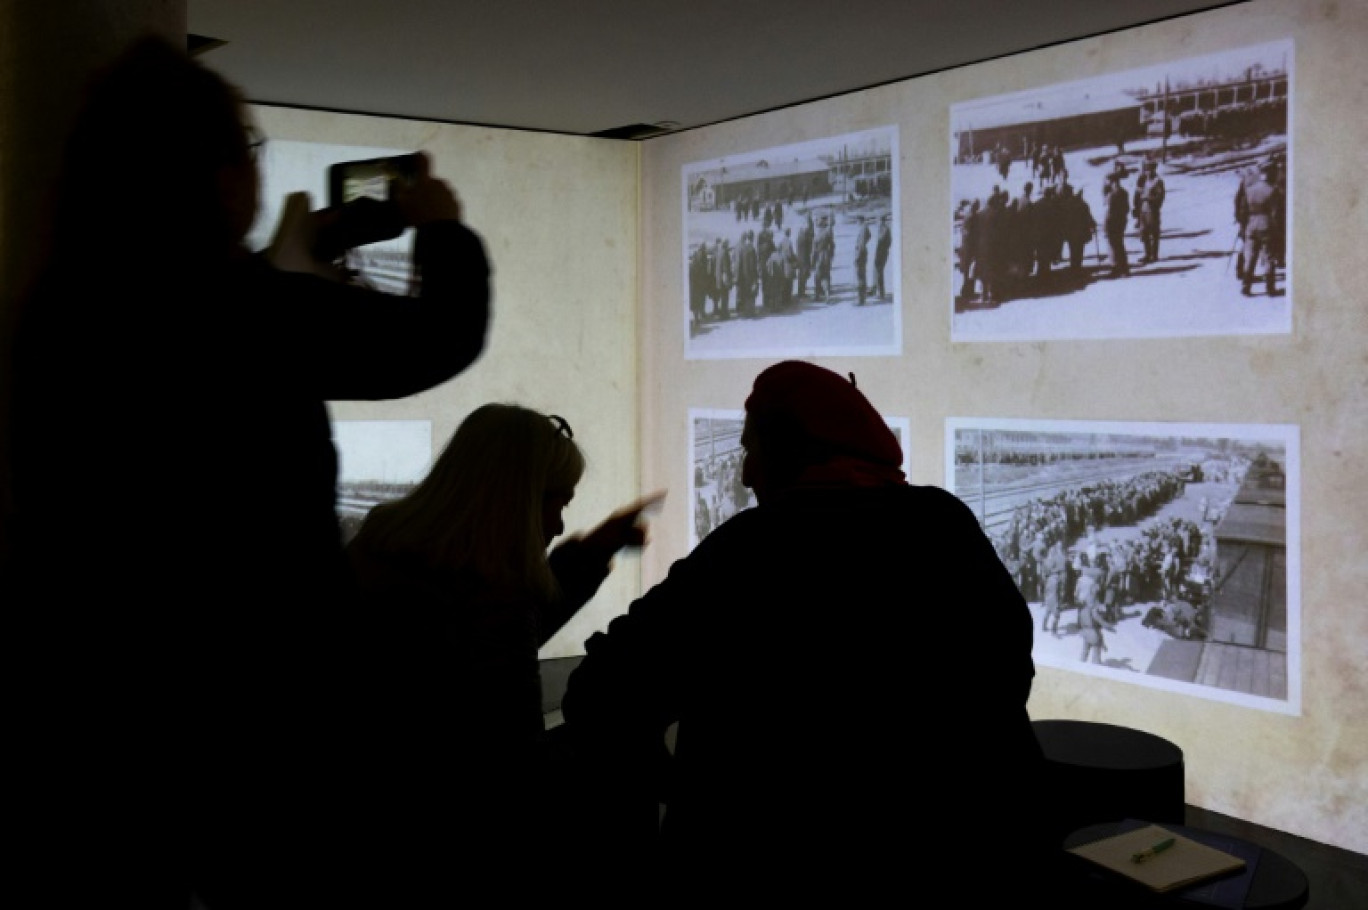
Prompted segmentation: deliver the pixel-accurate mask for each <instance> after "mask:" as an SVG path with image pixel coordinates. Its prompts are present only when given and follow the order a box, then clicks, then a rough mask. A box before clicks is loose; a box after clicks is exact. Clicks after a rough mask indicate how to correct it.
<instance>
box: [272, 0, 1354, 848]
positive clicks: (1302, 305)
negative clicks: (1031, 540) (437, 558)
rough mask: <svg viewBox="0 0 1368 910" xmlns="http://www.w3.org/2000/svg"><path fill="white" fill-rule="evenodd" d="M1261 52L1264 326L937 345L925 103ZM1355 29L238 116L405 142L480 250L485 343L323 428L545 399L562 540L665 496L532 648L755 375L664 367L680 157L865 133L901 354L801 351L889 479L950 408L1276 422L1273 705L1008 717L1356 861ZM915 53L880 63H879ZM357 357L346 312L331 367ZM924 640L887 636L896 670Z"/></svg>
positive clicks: (602, 616) (1258, 26)
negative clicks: (1132, 756)
mask: <svg viewBox="0 0 1368 910" xmlns="http://www.w3.org/2000/svg"><path fill="white" fill-rule="evenodd" d="M1285 40H1290V41H1291V42H1292V43H1293V46H1294V48H1295V87H1294V93H1295V94H1294V97H1293V99H1292V105H1293V115H1292V132H1293V136H1292V142H1293V145H1294V147H1295V169H1294V171H1293V172H1292V174H1291V177H1290V179H1291V182H1292V186H1293V190H1294V192H1293V194H1292V198H1293V200H1294V210H1293V212H1292V220H1293V223H1294V225H1295V232H1296V233H1295V246H1294V248H1293V250H1292V256H1293V262H1292V263H1290V266H1291V268H1290V272H1291V273H1292V274H1294V275H1295V278H1294V282H1295V287H1294V289H1293V293H1292V295H1291V297H1292V300H1293V301H1294V306H1293V312H1292V320H1291V332H1290V333H1286V334H1272V335H1257V336H1255V335H1230V336H1224V335H1217V336H1212V337H1200V338H1194V337H1184V338H1141V339H1126V338H1109V339H1096V340H1081V339H1074V340H1052V341H1051V340H1031V341H997V342H972V343H965V342H952V341H951V340H950V339H951V325H950V319H951V313H950V308H949V307H948V306H947V301H949V300H951V299H952V298H953V294H954V286H953V284H952V282H953V281H954V280H955V279H956V278H957V277H958V276H957V275H956V274H955V272H954V263H953V262H952V261H951V260H950V255H951V254H950V244H949V243H948V242H947V236H948V232H949V228H950V225H949V216H948V213H949V212H951V210H952V207H953V203H952V199H951V187H950V177H949V175H950V166H951V165H950V157H949V147H950V142H949V129H950V108H951V106H952V105H955V104H959V103H963V102H967V101H972V100H974V99H978V98H984V97H991V96H995V95H1000V94H1003V93H1006V92H1014V91H1022V90H1027V89H1032V88H1040V87H1044V86H1050V85H1053V84H1056V83H1063V82H1074V81H1077V80H1080V79H1088V78H1093V77H1096V76H1098V75H1101V74H1106V73H1114V72H1122V71H1127V70H1135V69H1142V68H1145V67H1150V66H1153V65H1155V64H1158V63H1162V62H1163V61H1165V60H1177V59H1189V58H1193V57H1200V56H1202V55H1207V54H1219V53H1222V52H1224V51H1228V50H1230V49H1233V48H1239V47H1246V46H1250V45H1257V44H1264V43H1268V42H1279V41H1285ZM1365 43H1368V5H1366V4H1363V3H1358V2H1355V3H1325V2H1316V0H1266V2H1251V3H1246V4H1239V5H1237V6H1234V7H1230V8H1226V9H1222V10H1218V11H1215V12H1210V13H1205V14H1201V15H1195V16H1188V17H1183V18H1182V19H1178V20H1174V21H1170V22H1166V23H1160V24H1158V25H1154V26H1148V27H1145V28H1142V29H1135V30H1131V31H1127V32H1121V33H1116V34H1112V35H1107V36H1103V37H1100V38H1093V39H1088V40H1085V41H1080V42H1075V43H1072V44H1067V45H1061V46H1058V47H1053V48H1047V49H1045V50H1041V51H1037V52H1033V53H1029V54H1023V55H1019V56H1015V57H1009V58H1004V59H1000V60H995V61H991V62H988V63H984V64H980V65H977V66H970V67H964V68H961V69H957V70H952V71H948V72H944V73H940V74H936V75H932V76H927V77H924V78H920V79H912V80H907V81H905V82H900V83H894V84H890V85H886V86H882V87H879V88H876V89H871V90H868V91H864V92H859V93H854V94H851V95H846V96H842V97H838V98H831V99H827V100H824V101H818V102H813V103H811V104H807V105H800V106H797V107H792V108H786V109H784V110H782V111H777V112H774V113H771V114H764V115H760V116H756V117H751V118H746V119H743V120H738V121H731V122H728V123H724V124H720V125H718V126H714V127H709V128H705V129H698V130H691V131H687V132H684V133H679V134H674V135H667V136H662V137H658V138H655V139H650V140H647V141H645V142H640V143H636V142H620V141H613V140H604V139H588V138H580V137H569V136H556V135H539V134H533V133H525V132H519V131H502V130H493V129H487V128H481V127H464V126H451V125H442V124H430V123H416V122H410V121H402V120H393V119H384V118H366V117H350V116H339V115H335V114H324V113H318V112H306V111H293V110H283V109H276V108H268V107H258V108H256V109H255V112H256V114H257V116H258V119H259V122H260V124H261V126H262V127H263V129H264V131H265V132H266V134H267V135H268V136H270V137H271V138H272V139H273V140H276V139H279V140H289V141H297V142H310V143H323V144H328V145H335V146H352V147H370V148H385V149H416V148H424V149H428V150H429V151H431V152H432V153H433V156H434V159H435V163H436V170H437V172H438V173H440V174H442V175H443V176H446V177H448V178H449V179H450V180H451V182H452V184H453V186H454V187H455V189H456V191H457V194H458V196H459V197H460V198H461V200H462V202H463V204H464V206H465V216H466V220H467V221H468V222H469V224H470V225H471V226H472V227H474V228H475V229H476V230H478V231H480V232H481V233H482V234H483V236H484V238H485V240H486V243H487V245H488V248H489V253H490V256H491V259H492V261H493V264H494V289H495V296H494V317H493V325H492V327H491V334H490V341H489V346H488V348H487V349H486V351H485V353H484V355H483V356H482V357H481V359H480V360H479V361H478V362H477V363H476V364H475V365H474V366H473V367H472V368H471V369H470V370H468V371H467V372H466V373H464V374H462V375H461V376H458V377H456V378H455V379H453V380H452V381H450V382H448V383H446V384H445V385H443V386H441V387H439V388H437V389H433V390H431V391H429V392H427V393H424V394H423V395H419V396H416V397H414V398H411V399H405V400H403V401H398V402H391V403H354V402H337V403H334V404H333V406H332V411H333V416H334V417H336V418H338V419H343V420H428V421H431V423H432V443H433V448H434V451H435V450H437V449H439V448H440V447H441V445H442V444H443V443H444V442H445V441H446V439H447V438H449V436H450V434H451V432H452V430H453V429H454V428H455V427H456V425H457V423H458V422H459V421H460V420H461V418H462V417H464V416H465V414H467V413H469V411H470V410H472V409H473V408H475V407H476V406H478V405H480V404H483V403H485V402H488V401H513V402H519V403H522V404H526V405H529V406H531V407H535V408H539V409H541V410H545V411H553V412H555V413H559V414H563V415H565V416H566V417H567V418H568V419H569V420H570V422H571V424H572V425H573V426H574V428H575V439H576V441H577V442H579V443H581V445H582V446H583V448H584V449H585V452H586V454H587V456H588V459H589V471H588V474H587V475H586V477H585V478H584V481H583V482H582V483H581V485H580V488H579V490H578V491H577V495H576V497H575V500H574V502H573V503H572V504H571V506H570V509H569V510H568V512H567V515H566V522H567V526H568V527H570V528H572V529H587V528H589V527H591V526H592V525H593V524H595V523H596V522H598V521H599V520H601V519H602V518H603V517H605V516H606V515H607V514H608V513H609V512H611V511H612V510H613V509H615V508H617V507H618V506H620V505H622V504H624V503H626V502H628V501H629V500H631V499H633V498H635V497H636V496H637V495H638V494H639V493H641V492H646V491H651V490H657V489H666V490H668V494H669V495H668V498H667V499H666V501H665V503H664V508H663V510H662V511H661V512H660V513H659V514H658V515H657V517H656V518H655V520H654V521H653V523H652V530H651V543H650V545H649V547H648V548H647V549H646V550H645V551H644V553H643V554H641V556H640V557H635V556H626V557H623V558H621V559H620V560H619V562H618V568H617V571H616V572H615V573H614V574H613V576H612V577H610V579H609V581H608V582H607V584H606V585H605V587H604V589H603V590H602V591H601V592H600V594H599V595H598V597H597V598H596V599H595V600H594V601H593V602H591V604H590V605H589V607H587V608H586V609H585V611H583V613H582V614H581V615H580V616H579V617H577V618H576V619H575V620H574V621H573V622H572V623H571V624H570V625H569V626H568V627H567V628H566V629H565V630H563V631H562V633H561V634H560V635H559V636H557V638H556V639H554V640H553V641H552V642H551V643H549V644H548V646H547V647H546V648H545V649H544V651H543V656H545V657H558V656H566V655H573V654H580V653H583V642H584V639H585V638H587V637H588V635H589V634H591V633H592V632H593V631H595V630H597V629H600V628H602V627H604V626H605V625H606V624H607V622H608V621H609V620H610V619H611V618H612V617H613V616H615V615H616V614H617V613H619V612H621V611H623V610H625V609H626V608H627V606H628V604H629V603H630V601H631V599H632V598H633V597H634V596H635V595H636V594H637V593H639V592H640V590H641V588H642V585H643V584H650V583H652V582H653V581H655V580H658V579H659V578H661V577H663V575H664V573H665V571H666V570H667V569H668V567H669V564H670V563H671V562H672V561H673V560H675V559H677V558H679V557H681V556H683V555H685V554H686V553H687V552H688V549H689V537H690V533H691V525H690V521H689V490H690V477H689V474H688V470H689V469H688V467H687V466H688V464H689V458H688V457H687V453H688V451H689V416H688V415H689V411H690V409H691V408H694V409H719V410H737V409H740V408H741V407H742V403H743V401H744V400H745V396H746V394H747V392H748V390H749V387H750V383H751V381H752V379H753V378H754V377H755V375H756V373H758V372H759V371H760V370H761V369H762V368H763V367H765V366H767V365H768V364H769V363H770V362H772V360H771V359H770V358H738V359H726V360H712V361H697V360H695V361H687V360H686V359H685V357H684V351H685V338H684V325H683V321H682V320H681V318H680V312H681V310H680V307H681V301H682V300H684V299H685V297H684V293H685V289H684V287H683V286H682V279H683V275H684V268H683V264H682V263H681V262H680V251H681V250H682V249H683V248H684V243H683V238H682V236H681V233H680V232H681V226H682V224H683V213H682V212H681V210H680V209H681V194H680V176H681V173H682V168H683V167H684V166H685V165H687V164H689V163H691V162H699V161H710V160H715V159H720V158H723V157H725V156H728V155H736V154H745V153H747V152H749V151H752V150H755V149H763V148H774V147H780V146H787V145H792V144H798V143H803V142H807V141H810V140H812V139H814V138H820V137H825V136H835V135H843V134H847V133H853V132H858V131H861V130H868V129H874V128H879V127H885V126H888V125H894V127H895V128H896V129H897V131H898V141H897V148H898V157H899V161H898V173H899V186H898V198H897V199H896V200H895V201H894V205H895V208H896V210H897V212H898V216H899V232H898V235H897V242H898V243H899V244H900V246H899V248H898V251H897V252H898V255H897V257H896V260H895V261H897V262H898V263H899V264H900V271H901V274H900V276H899V279H900V282H899V289H900V290H899V293H900V302H901V306H902V311H901V320H902V338H901V354H899V355H897V356H877V357H841V358H829V359H824V360H821V361H819V362H822V363H823V364H824V365H826V366H830V367H832V368H834V369H836V370H838V371H841V372H846V371H854V372H856V373H857V374H858V375H859V377H860V387H861V388H862V389H864V390H865V391H866V392H867V394H868V395H869V397H870V398H871V400H872V401H873V402H874V404H875V406H876V407H878V408H879V409H880V411H882V412H884V413H889V414H899V415H910V416H908V418H907V420H908V429H907V434H906V437H905V438H906V442H907V443H908V446H907V448H908V450H909V451H910V453H911V478H912V480H913V481H914V482H919V483H929V484H936V485H945V483H946V478H945V476H944V473H945V469H944V464H943V459H942V453H943V452H944V427H945V421H946V418H948V417H951V416H956V417H963V418H975V417H981V418H989V419H998V418H1002V419H1010V418H1019V419H1030V420H1097V421H1128V422H1148V421H1158V422H1166V421H1182V422H1200V423H1238V424H1286V425H1295V426H1297V427H1298V428H1299V434H1300V440H1301V453H1300V454H1301V506H1302V509H1301V518H1302V522H1301V524H1302V527H1301V548H1302V550H1301V552H1302V572H1301V579H1302V584H1301V598H1300V602H1301V606H1302V609H1301V642H1302V658H1303V659H1302V662H1301V710H1300V713H1298V714H1292V715H1283V714H1277V713H1270V712H1265V711H1258V710H1252V709H1250V708H1247V707H1241V706H1239V705H1232V704H1225V703H1219V702H1214V701H1211V700H1204V699H1198V698H1192V697H1188V696H1185V695H1183V694H1181V693H1176V692H1166V691H1153V690H1150V689H1146V688H1143V687H1139V686H1134V685H1128V684H1124V683H1120V682H1114V681H1111V680H1107V679H1098V678H1092V677H1087V676H1083V675H1079V674H1076V673H1071V672H1067V671H1064V670H1060V669H1055V668H1051V667H1042V668H1041V669H1040V671H1039V674H1038V676H1037V680H1036V685H1035V689H1034V694H1033V697H1032V702H1031V706H1030V707H1031V711H1032V713H1033V715H1034V716H1035V717H1037V718H1052V717H1065V718H1078V719H1084V720H1099V721H1105V722H1108V723H1116V724H1123V725H1129V726H1134V727H1138V728H1141V729H1144V730H1149V731H1152V732H1154V733H1157V734H1159V735H1162V736H1165V737H1167V738H1169V739H1171V740H1173V741H1174V742H1175V743H1177V744H1178V745H1179V746H1180V747H1181V748H1182V749H1183V751H1184V756H1185V762H1186V779H1187V781H1186V782H1187V794H1186V795H1187V800H1188V801H1189V802H1190V803H1192V804H1194V805H1197V806H1201V807H1203V808H1207V809H1211V810H1214V811H1218V812H1222V813H1225V814H1229V815H1233V816H1236V817H1240V818H1245V819H1249V820H1251V821H1254V822H1257V823H1259V824H1263V825H1267V826H1270V827H1274V828H1278V829H1281V830H1284V831H1288V832H1291V833H1294V834H1298V835H1302V836H1305V837H1308V838H1311V839H1313V840H1317V841H1321V842H1324V843H1329V844H1333V845H1336V846H1341V847H1345V848H1347V849H1351V850H1354V851H1356V852H1359V853H1368V710H1365V705H1368V681H1366V680H1365V663H1366V662H1365V660H1364V656H1365V654H1368V609H1365V607H1364V601H1365V598H1366V597H1368V593H1365V592H1368V559H1365V557H1364V552H1365V544H1368V518H1365V516H1368V485H1365V484H1364V483H1363V477H1364V475H1365V472H1364V469H1363V463H1364V461H1363V459H1364V457H1365V453H1368V356H1366V355H1365V353H1364V352H1365V351H1368V315H1366V313H1368V299H1366V298H1365V294H1366V293H1368V292H1366V291H1365V289H1368V256H1365V255H1364V243H1365V237H1368V218H1365V214H1364V212H1365V207H1364V202H1363V192H1364V191H1363V184H1364V180H1365V173H1364V167H1363V163H1362V162H1363V155H1364V149H1365V148H1368V119H1366V118H1364V117H1363V115H1362V111H1363V100H1364V99H1365V98H1368V68H1365V67H1364V66H1363V65H1362V63H1360V62H1358V61H1359V60H1360V59H1361V55H1362V47H1363V46H1364V45H1365ZM916 66H917V64H916V61H908V69H909V70H912V69H915V68H916ZM365 344H366V339H365V331H364V327H358V332H357V339H356V354H357V356H365ZM931 644H935V645H940V644H943V642H932V643H931ZM927 645H928V643H927V642H922V641H909V642H908V643H907V650H908V656H909V659H914V658H915V656H916V652H917V649H918V648H922V647H926V646H927ZM909 697H911V698H915V697H917V695H916V693H909ZM926 697H933V696H926ZM911 707H912V711H911V713H910V716H911V717H915V702H913V703H912V704H911Z"/></svg>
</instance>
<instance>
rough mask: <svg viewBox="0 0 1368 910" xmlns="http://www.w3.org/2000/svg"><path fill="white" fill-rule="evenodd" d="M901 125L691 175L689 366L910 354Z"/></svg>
mask: <svg viewBox="0 0 1368 910" xmlns="http://www.w3.org/2000/svg"><path fill="white" fill-rule="evenodd" d="M897 161H898V148H897V130H896V128H895V127H883V128H880V129H877V130H868V131H864V132H860V133H850V134H846V135H843V136H833V137H831V138H827V139H820V140H815V141H812V142H805V143H801V144H798V145H790V146H782V147H777V148H769V149H763V150H760V151H754V152H748V153H745V154H740V155H730V156H728V157H726V158H719V159H716V160H713V161H706V162H699V163H695V164H690V165H686V166H685V167H684V168H683V194H684V204H683V210H684V226H683V227H684V229H683V235H684V247H685V248H684V286H685V288H686V291H685V297H686V300H685V309H684V318H685V320H686V323H687V326H688V330H687V333H686V336H685V337H686V342H685V357H686V358H688V359H707V358H724V357H759V356H770V357H813V356H820V355H831V356H838V355H861V354H867V355H889V354H899V353H901V340H902V317H901V311H902V307H901V296H900V293H899V288H898V283H899V281H898V276H899V274H900V272H901V266H900V265H899V257H898V236H899V225H898V214H897V207H896V206H895V205H893V200H894V199H896V198H898V174H897Z"/></svg>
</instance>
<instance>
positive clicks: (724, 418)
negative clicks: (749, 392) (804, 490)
mask: <svg viewBox="0 0 1368 910" xmlns="http://www.w3.org/2000/svg"><path fill="white" fill-rule="evenodd" d="M884 421H885V422H886V423H887V424H888V426H889V428H890V429H891V430H893V432H894V434H895V435H896V436H897V437H898V445H899V446H901V447H902V453H903V473H904V474H906V473H907V472H908V469H909V466H910V463H911V462H910V459H909V457H908V451H907V441H908V439H909V433H910V424H909V422H908V419H907V418H906V417H884ZM745 423H746V412H745V411H740V410H737V411H729V410H709V409H704V408H692V409H690V410H689V452H690V453H691V455H690V458H691V464H690V471H689V528H690V532H689V549H690V550H692V549H693V548H694V547H696V546H698V542H699V541H700V540H702V539H703V538H705V537H707V536H708V534H709V533H710V532H711V531H712V529H713V528H715V527H717V526H718V525H720V524H722V522H724V521H726V520H727V519H728V518H731V517H732V516H733V515H735V514H736V513H737V512H739V511H741V510H742V509H747V508H750V507H751V506H753V505H755V496H754V494H752V493H751V491H750V490H749V489H748V488H747V487H746V486H745V485H744V484H742V483H741V460H742V458H743V457H744V455H745V452H744V450H742V448H741V430H742V428H743V427H744V426H745Z"/></svg>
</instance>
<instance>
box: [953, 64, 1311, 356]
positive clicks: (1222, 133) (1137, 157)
mask: <svg viewBox="0 0 1368 910" xmlns="http://www.w3.org/2000/svg"><path fill="white" fill-rule="evenodd" d="M1291 97H1292V42H1291V41H1286V42H1277V43H1273V44H1267V45H1260V46H1257V47H1249V48H1243V49H1238V50H1232V51H1227V52H1224V53H1221V54H1219V55H1215V56H1207V57H1200V58H1193V59H1187V60H1177V61H1170V62H1166V63H1163V64H1160V65H1156V66H1152V67H1149V68H1146V69H1143V70H1132V71H1128V72H1124V73H1118V74H1112V75H1108V76H1101V77H1097V78H1094V79H1089V80H1087V81H1082V82H1074V83H1068V84H1063V85H1054V86H1050V87H1047V88H1042V89H1037V90H1033V91H1028V92H1021V93H1017V94H1013V95H1010V96H999V97H994V98H988V99H982V100H978V101H973V102H966V103H962V104H957V105H954V106H952V108H951V114H950V122H951V149H950V154H951V161H952V164H951V206H952V210H953V211H952V224H953V231H952V236H953V240H952V244H953V257H952V262H953V263H954V267H955V270H956V273H955V275H954V276H953V284H952V289H951V293H952V295H953V301H952V305H953V314H952V317H951V337H952V340H954V341H1003V340H1027V339H1053V338H1125V337H1163V336H1197V335H1226V334H1230V335H1236V334H1281V333H1287V332H1290V331H1291V308H1292V298H1291V293H1290V289H1291V287H1292V280H1291V276H1290V275H1289V274H1288V268H1289V263H1290V262H1291V259H1292V257H1291V241H1292V233H1291V225H1290V223H1289V219H1288V213H1289V212H1291V211H1292V205H1291V200H1290V198H1289V196H1290V193H1291V188H1292V183H1293V181H1292V179H1291V178H1292V149H1291V144H1290V141H1289V136H1290V135H1291V129H1290V117H1291V110H1290V104H1291V102H1290V99H1291Z"/></svg>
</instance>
